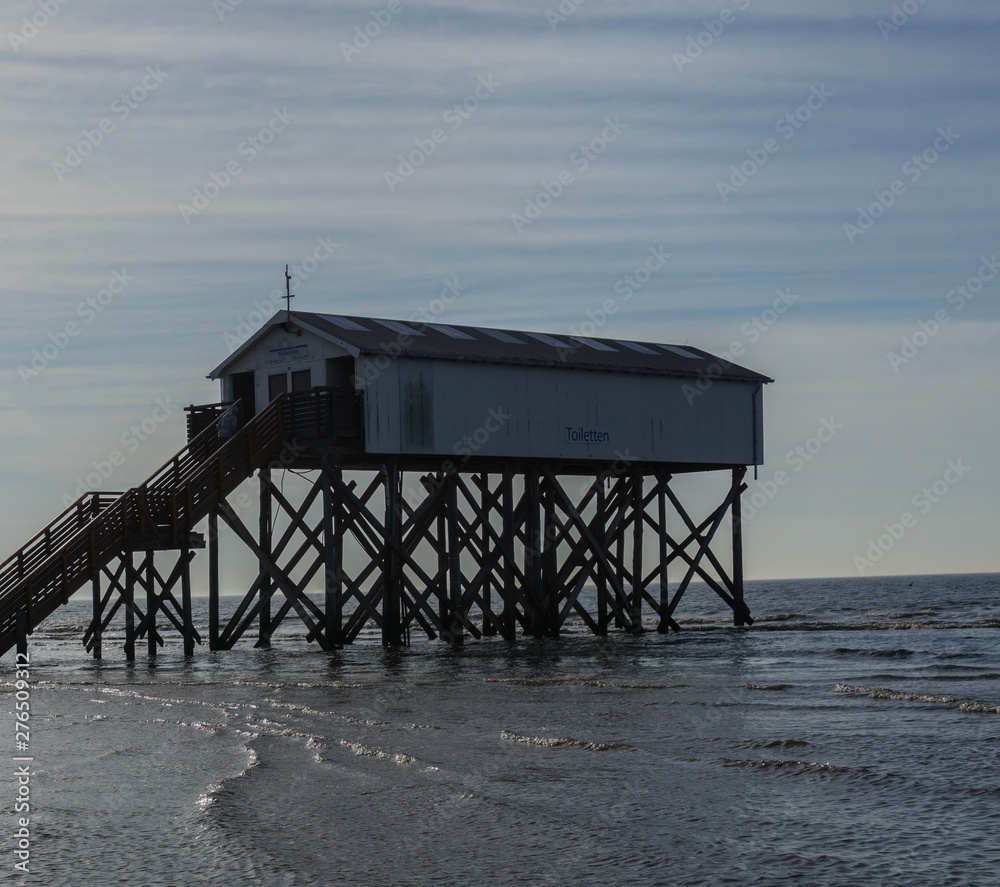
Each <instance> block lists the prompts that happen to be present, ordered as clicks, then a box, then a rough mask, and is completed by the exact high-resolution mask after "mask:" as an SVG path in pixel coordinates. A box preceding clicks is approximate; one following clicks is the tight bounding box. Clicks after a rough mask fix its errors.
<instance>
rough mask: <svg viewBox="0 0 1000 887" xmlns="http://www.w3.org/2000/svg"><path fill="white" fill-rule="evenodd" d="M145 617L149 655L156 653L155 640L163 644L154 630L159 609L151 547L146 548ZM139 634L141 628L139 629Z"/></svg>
mask: <svg viewBox="0 0 1000 887" xmlns="http://www.w3.org/2000/svg"><path fill="white" fill-rule="evenodd" d="M145 567H146V581H145V585H146V619H145V620H144V622H145V630H146V652H147V653H148V654H149V655H150V656H155V655H156V647H157V642H159V644H161V645H162V644H163V640H162V639H161V638H160V635H159V633H158V632H157V630H156V612H157V610H158V609H159V601H158V600H157V597H156V579H155V575H156V574H155V569H156V568H155V567H154V564H153V549H151V548H147V549H146V561H145ZM139 633H140V635H141V634H142V630H141V629H140V632H139Z"/></svg>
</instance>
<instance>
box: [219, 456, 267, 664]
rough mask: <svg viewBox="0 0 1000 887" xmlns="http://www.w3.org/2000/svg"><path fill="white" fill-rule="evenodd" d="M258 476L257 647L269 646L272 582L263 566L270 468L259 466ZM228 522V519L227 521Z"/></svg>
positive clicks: (265, 556)
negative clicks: (258, 604) (258, 602)
mask: <svg viewBox="0 0 1000 887" xmlns="http://www.w3.org/2000/svg"><path fill="white" fill-rule="evenodd" d="M259 477H260V496H259V501H260V514H259V517H258V535H257V539H258V542H257V548H258V551H259V554H258V566H259V574H258V578H259V585H258V594H259V595H260V607H259V610H258V614H257V618H258V620H259V621H258V629H257V643H256V645H255V646H257V647H270V646H271V631H272V626H271V594H272V591H273V588H274V586H273V583H272V581H271V577H270V575H269V572H268V570H267V568H266V567H265V566H264V559H265V558H266V559H267V560H268V561H269V562H270V559H271V530H272V524H271V519H272V515H271V489H270V484H271V469H270V468H261V469H260V472H259ZM227 523H228V521H227Z"/></svg>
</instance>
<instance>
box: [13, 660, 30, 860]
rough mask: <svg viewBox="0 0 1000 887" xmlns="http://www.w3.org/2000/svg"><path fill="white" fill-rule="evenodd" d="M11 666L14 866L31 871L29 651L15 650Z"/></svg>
mask: <svg viewBox="0 0 1000 887" xmlns="http://www.w3.org/2000/svg"><path fill="white" fill-rule="evenodd" d="M14 665H15V670H14V700H15V702H14V747H15V748H16V749H17V756H16V757H15V758H14V764H15V767H14V778H15V780H16V782H17V794H16V795H15V796H14V813H15V814H16V816H17V818H16V819H15V820H14V825H15V826H16V828H15V829H14V842H15V846H14V856H15V858H16V859H17V862H15V863H14V870H15V871H18V872H22V873H24V874H26V875H27V874H30V872H31V868H30V865H31V775H32V770H31V765H32V763H33V762H34V760H35V759H34V757H32V756H31V755H29V754H28V752H30V751H31V658H30V653H27V652H25V653H17V654H16V659H15V663H14Z"/></svg>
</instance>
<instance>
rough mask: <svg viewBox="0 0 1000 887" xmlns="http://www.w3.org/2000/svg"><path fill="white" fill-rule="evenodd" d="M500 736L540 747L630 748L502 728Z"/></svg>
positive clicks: (595, 749)
mask: <svg viewBox="0 0 1000 887" xmlns="http://www.w3.org/2000/svg"><path fill="white" fill-rule="evenodd" d="M500 738H501V739H506V740H507V741H508V742H520V743H523V744H524V745H537V746H539V747H540V748H584V749H586V750H587V751H612V750H613V749H619V748H631V747H632V746H630V745H628V744H626V743H624V742H584V741H583V740H580V739H573V738H571V737H569V736H526V735H524V734H523V733H514V732H513V731H512V730H502V731H501V732H500Z"/></svg>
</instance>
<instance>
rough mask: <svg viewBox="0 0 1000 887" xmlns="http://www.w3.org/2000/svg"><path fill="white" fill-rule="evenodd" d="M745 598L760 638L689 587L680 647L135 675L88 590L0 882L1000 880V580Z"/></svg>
mask: <svg viewBox="0 0 1000 887" xmlns="http://www.w3.org/2000/svg"><path fill="white" fill-rule="evenodd" d="M747 600H748V602H749V604H750V606H751V609H752V611H753V613H754V615H755V617H756V623H755V624H754V626H753V627H752V628H750V629H736V628H733V627H732V626H731V617H730V618H727V617H726V612H725V609H724V606H723V605H722V604H721V602H720V601H719V600H718V599H717V598H715V597H714V595H713V594H712V593H711V591H710V590H708V589H706V588H704V587H692V588H691V589H690V590H689V592H688V596H687V597H686V598H685V600H684V602H683V603H682V605H681V607H680V609H679V611H678V616H679V618H680V621H681V623H682V625H683V627H684V630H683V631H682V632H681V633H679V634H669V635H659V634H657V633H656V632H655V631H650V632H647V633H645V634H643V635H640V636H629V635H623V634H612V635H611V636H609V637H607V638H596V637H593V636H591V635H590V634H588V633H587V632H586V630H585V626H583V625H582V624H573V625H571V626H570V627H569V630H568V631H567V632H566V633H565V634H564V636H563V637H560V638H558V639H546V640H532V639H522V640H519V641H518V642H517V643H514V644H508V643H506V642H504V641H502V640H499V639H494V638H491V639H487V640H483V641H471V640H470V641H469V642H467V643H466V644H465V645H464V646H463V647H449V646H446V645H443V644H441V643H438V642H430V641H422V642H415V643H414V644H413V645H412V646H411V647H409V648H406V649H397V650H387V649H383V648H381V647H380V646H379V645H378V643H377V639H376V638H375V636H374V635H372V636H370V637H368V638H367V640H365V641H363V642H362V643H358V644H356V645H354V646H352V647H350V648H347V649H344V650H341V651H337V652H336V653H324V652H322V651H321V650H319V649H318V648H317V647H316V646H315V645H313V644H309V643H306V642H305V640H303V639H302V637H301V636H302V634H303V632H302V630H301V627H300V626H297V625H295V624H294V623H292V622H286V623H285V624H284V625H283V626H282V629H281V631H280V632H279V634H278V635H277V636H276V638H275V640H274V643H273V645H272V647H271V648H270V649H256V648H255V647H254V646H253V643H252V638H245V639H244V640H243V641H241V642H239V643H238V644H237V646H236V647H235V648H234V649H232V650H229V651H225V652H215V653H213V652H209V651H208V650H207V649H205V648H204V647H199V648H198V649H197V650H196V654H195V656H194V657H193V658H192V659H189V660H185V659H184V657H183V647H182V644H181V642H180V640H179V638H177V637H176V636H173V637H171V636H170V635H169V634H168V635H166V637H167V643H166V646H165V647H164V648H163V649H162V650H161V652H160V654H159V655H158V656H157V657H156V658H155V659H148V658H146V657H145V656H144V655H142V654H143V653H144V648H143V647H140V648H139V649H138V650H137V652H138V653H139V654H140V658H139V659H137V661H136V662H135V663H133V664H129V663H127V662H126V661H125V660H124V657H123V655H122V651H121V636H120V634H119V635H118V636H113V635H107V636H106V637H105V658H104V660H103V661H102V662H94V661H93V660H91V659H89V658H88V655H87V653H86V652H85V650H84V649H83V647H82V645H81V642H80V638H81V636H82V633H83V630H84V628H85V626H86V624H87V621H88V618H89V612H90V611H89V607H90V605H89V603H88V602H87V601H85V600H84V601H72V602H71V603H70V604H68V605H67V606H65V607H63V608H61V609H60V610H58V611H57V612H56V613H54V614H53V615H52V616H51V617H50V618H49V619H48V620H47V622H46V623H45V624H44V625H43V626H42V627H41V628H39V629H38V630H37V631H36V632H35V634H34V635H33V636H32V638H31V647H30V668H29V672H30V677H29V680H28V686H29V694H30V745H29V747H28V749H27V750H21V751H19V750H18V749H16V747H15V703H16V699H17V695H16V687H17V685H16V683H15V677H16V675H15V671H14V668H15V663H14V655H13V653H8V654H7V655H6V656H5V657H4V659H3V666H4V667H3V671H2V678H3V685H2V688H0V692H2V695H3V704H4V708H5V710H6V711H7V714H8V718H7V721H6V723H7V724H8V730H7V734H8V735H7V737H6V739H2V740H0V761H5V762H6V763H5V764H4V765H3V767H2V769H3V770H5V771H6V772H5V774H4V778H3V779H2V780H0V792H2V795H0V830H2V840H0V848H2V849H3V853H2V859H0V865H2V866H3V870H2V876H0V877H2V883H12V884H13V883H19V882H20V881H22V880H23V882H24V883H27V884H33V885H59V887H63V885H70V884H73V885H102V887H103V885H112V884H130V885H187V884H219V885H230V884H263V885H313V884H316V885H325V884H330V885H355V884H357V885H494V884H496V885H499V884H567V885H570V884H572V885H608V884H651V885H652V884H656V885H659V884H662V885H696V884H698V885H701V884H704V885H727V884H763V885H770V884H789V885H792V884H794V885H815V887H822V885H867V884H878V885H885V884H892V885H897V884H898V885H906V887H917V885H934V887H945V885H971V884H976V885H995V884H998V883H1000V758H998V752H1000V632H998V629H1000V576H996V575H970V576H924V577H907V578H891V579H885V578H863V579H835V580H801V581H780V582H751V583H748V588H747ZM204 603H205V602H204V601H198V604H199V612H198V614H197V615H198V621H199V624H201V625H202V633H203V634H204V627H203V623H204V622H205V621H206V620H207V611H206V609H205V607H204ZM19 756H21V757H23V756H28V757H30V758H31V761H30V763H28V764H26V765H25V764H17V763H15V761H14V759H15V758H16V757H19ZM18 766H22V767H23V766H27V767H28V768H29V770H30V780H29V786H28V789H29V792H30V798H29V803H30V812H29V813H28V819H29V820H30V826H29V828H28V832H29V833H30V838H29V839H27V840H28V853H29V857H28V868H29V874H27V875H25V874H24V873H23V871H19V870H17V869H15V863H17V862H18V861H19V857H18V856H17V855H16V854H15V850H16V849H17V846H18V845H17V841H18V839H17V836H16V835H17V830H18V819H19V818H20V817H22V816H24V815H25V814H24V813H23V812H21V813H18V812H16V811H15V803H16V801H17V799H18V797H19V795H18V792H19V783H18V779H17V775H16V768H17V767H18Z"/></svg>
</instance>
